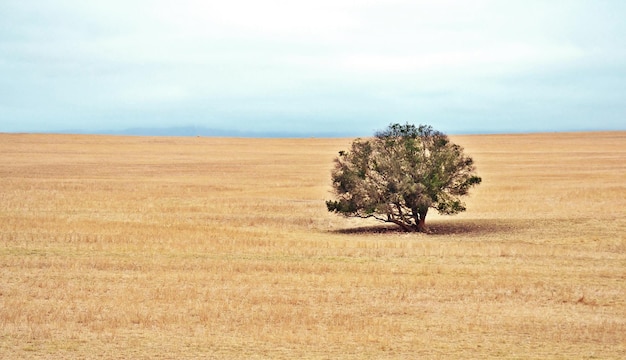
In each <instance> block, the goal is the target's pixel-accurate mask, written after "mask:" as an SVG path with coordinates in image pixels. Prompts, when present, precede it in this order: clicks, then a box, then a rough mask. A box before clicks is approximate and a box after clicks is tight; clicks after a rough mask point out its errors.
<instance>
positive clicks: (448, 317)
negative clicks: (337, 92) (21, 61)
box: [0, 132, 626, 359]
mask: <svg viewBox="0 0 626 360" xmlns="http://www.w3.org/2000/svg"><path fill="white" fill-rule="evenodd" d="M452 140H453V141H454V142H456V143H458V144H460V145H462V146H463V147H464V148H465V150H466V152H467V153H468V154H469V155H471V156H472V157H473V158H474V160H475V161H476V164H477V172H478V174H479V175H480V176H482V178H483V184H481V185H480V186H479V187H477V188H475V189H474V190H473V191H472V192H471V195H470V197H469V198H467V199H466V202H467V208H468V210H467V211H466V212H465V213H463V214H460V215H457V216H452V217H444V216H438V215H436V214H435V213H434V212H431V214H429V219H428V221H427V222H428V224H429V226H430V229H431V234H413V233H411V234H409V233H403V232H399V231H397V230H396V229H395V228H394V227H392V226H385V225H381V224H379V223H376V222H370V221H365V220H357V219H346V218H343V217H340V216H337V215H334V214H330V213H328V212H327V211H326V209H325V204H324V201H325V200H326V199H330V198H331V194H330V189H331V188H330V170H331V168H332V160H333V158H334V157H335V155H336V154H337V152H338V151H339V150H347V149H348V147H349V144H350V143H351V139H314V138H310V139H238V138H206V137H124V136H84V135H81V136H78V135H42V134H0V358H3V359H4V358H6V359H48V358H54V359H60V358H67V359H73V358H81V359H127V358H134V359H142V358H143V359H174V358H176V359H181V358H215V359H265V358H268V359H269V358H271V359H294V358H301V359H368V358H369V359H407V358H423V359H429V358H446V359H451V358H463V359H469V358H480V359H486V358H498V359H500V358H511V359H519V358H525V359H571V358H579V359H619V358H622V359H623V358H624V354H626V235H625V234H626V132H589V133H553V134H519V135H472V136H453V137H452Z"/></svg>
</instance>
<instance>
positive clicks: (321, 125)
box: [0, 0, 626, 136]
mask: <svg viewBox="0 0 626 360" xmlns="http://www.w3.org/2000/svg"><path fill="white" fill-rule="evenodd" d="M624 19H626V1H623V0H615V1H610V0H605V1H602V0H595V1H591V0H589V1H576V0H562V1H561V0H540V1H532V0H525V1H516V0H506V1H505V0H494V1H471V0H470V1H441V0H438V1H419V0H418V1H403V0H380V1H377V0H370V1H368V0H316V1H295V0H291V1H287V0H285V1H283V0H269V1H259V0H257V1H252V0H228V1H225V0H220V1H212V0H208V1H200V0H195V1H194V0H178V1H165V0H125V1H122V0H102V1H100V0H92V1H83V0H2V1H0V132H49V131H53V132H54V131H66V130H80V131H87V132H98V131H105V130H107V131H108V130H122V129H125V128H133V127H135V128H136V127H173V126H198V127H206V128H211V129H221V130H236V131H245V132H258V133H268V132H271V133H274V134H275V133H285V134H290V135H294V134H295V135H302V136H314V135H319V134H335V135H338V136H340V135H368V134H372V133H373V132H374V131H375V130H378V129H382V128H384V127H386V126H387V125H388V124H389V123H391V122H401V123H404V122H410V123H415V124H419V123H426V124H431V125H433V126H434V127H435V128H436V129H439V130H442V131H445V132H449V133H477V132H478V133H486V132H528V131H532V132H535V131H569V130H607V129H608V130H610V129H618V130H626V21H624Z"/></svg>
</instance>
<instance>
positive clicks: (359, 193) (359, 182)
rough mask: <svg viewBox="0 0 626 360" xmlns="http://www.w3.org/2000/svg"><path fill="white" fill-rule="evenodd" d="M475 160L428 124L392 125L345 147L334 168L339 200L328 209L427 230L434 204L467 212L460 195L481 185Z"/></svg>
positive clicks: (449, 210)
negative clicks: (430, 211)
mask: <svg viewBox="0 0 626 360" xmlns="http://www.w3.org/2000/svg"><path fill="white" fill-rule="evenodd" d="M481 180H482V179H481V178H480V177H478V176H476V174H475V166H474V161H473V160H472V158H471V157H469V156H466V155H465V154H464V153H463V148H462V147H461V146H459V145H456V144H453V143H452V142H450V140H449V138H448V136H447V135H445V134H443V133H441V132H439V131H436V130H434V129H433V128H432V127H431V126H429V125H420V126H418V127H416V126H415V125H411V124H408V123H407V124H405V125H400V124H391V125H389V127H388V128H387V129H385V130H383V131H379V132H377V133H376V134H375V135H374V137H372V138H368V139H361V138H359V139H356V140H354V142H353V143H352V146H351V149H350V151H340V152H339V156H338V157H337V158H335V160H334V169H333V170H332V182H333V191H334V195H335V197H336V200H329V201H326V206H327V208H328V211H331V212H336V213H339V214H342V215H345V216H352V217H361V218H375V219H377V220H380V221H384V222H391V223H394V224H397V225H399V226H400V227H402V228H403V229H404V230H407V231H426V230H427V229H426V215H427V213H428V210H429V209H431V208H432V209H436V210H437V211H438V212H439V213H440V214H446V215H451V214H456V213H459V212H462V211H465V209H466V208H465V204H464V203H463V202H462V201H461V199H460V198H461V196H464V195H467V194H468V191H469V189H470V188H472V187H473V186H475V185H477V184H480V182H481Z"/></svg>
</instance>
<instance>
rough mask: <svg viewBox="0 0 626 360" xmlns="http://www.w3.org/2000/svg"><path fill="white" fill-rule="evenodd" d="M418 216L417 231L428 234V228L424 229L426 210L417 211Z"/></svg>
mask: <svg viewBox="0 0 626 360" xmlns="http://www.w3.org/2000/svg"><path fill="white" fill-rule="evenodd" d="M418 214H419V220H418V221H417V231H419V232H428V228H427V227H426V214H428V208H426V209H422V210H419V211H418Z"/></svg>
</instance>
